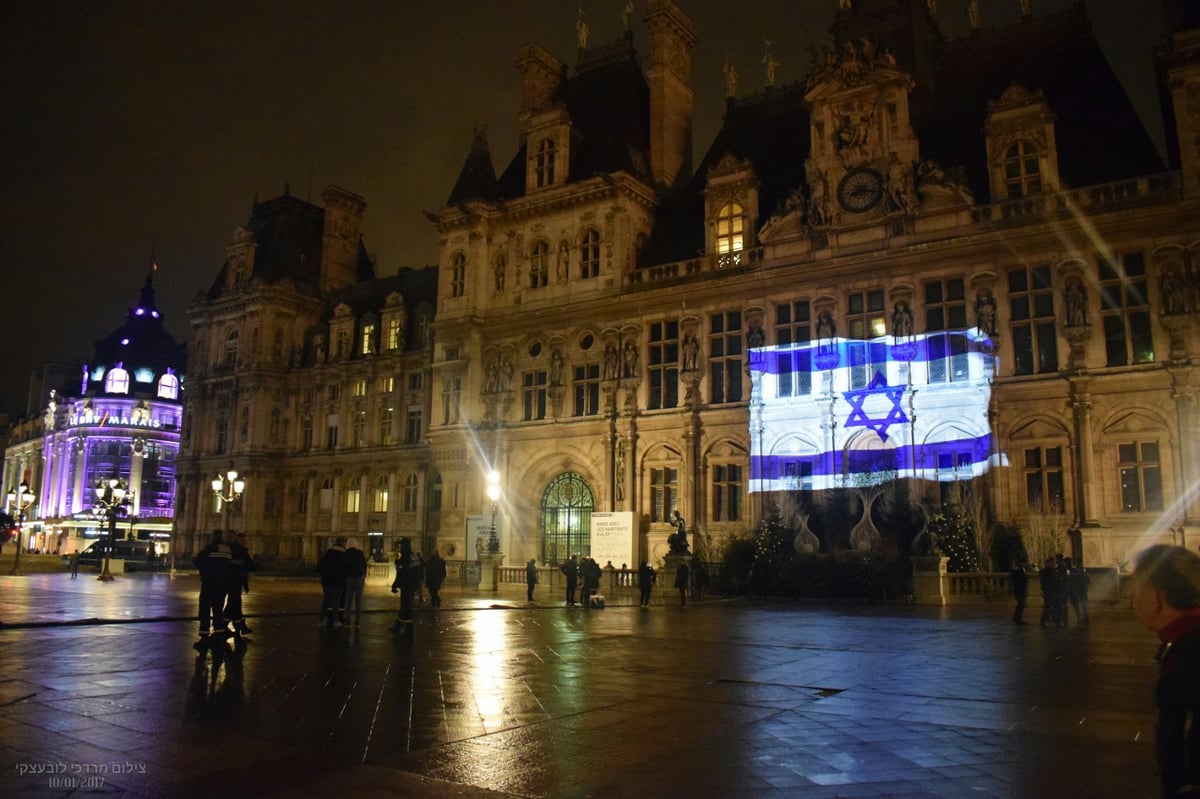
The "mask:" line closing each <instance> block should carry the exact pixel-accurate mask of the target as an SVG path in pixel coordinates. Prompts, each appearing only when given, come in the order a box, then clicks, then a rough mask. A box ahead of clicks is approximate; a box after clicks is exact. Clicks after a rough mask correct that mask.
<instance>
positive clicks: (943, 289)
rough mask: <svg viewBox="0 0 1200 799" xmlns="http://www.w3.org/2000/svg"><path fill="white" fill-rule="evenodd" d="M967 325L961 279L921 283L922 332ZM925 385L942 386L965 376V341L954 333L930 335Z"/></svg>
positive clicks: (966, 375) (967, 370)
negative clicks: (922, 296)
mask: <svg viewBox="0 0 1200 799" xmlns="http://www.w3.org/2000/svg"><path fill="white" fill-rule="evenodd" d="M966 326H967V299H966V289H965V287H964V286H963V281H962V278H947V279H946V280H933V281H930V282H928V283H926V284H925V330H926V331H929V332H933V331H937V330H954V331H958V330H963V329H965V328H966ZM928 342H929V382H930V383H945V382H948V381H952V380H965V379H967V377H969V368H968V361H967V340H966V338H965V337H964V336H962V335H958V334H947V335H941V336H936V335H935V336H930V337H929V339H928Z"/></svg>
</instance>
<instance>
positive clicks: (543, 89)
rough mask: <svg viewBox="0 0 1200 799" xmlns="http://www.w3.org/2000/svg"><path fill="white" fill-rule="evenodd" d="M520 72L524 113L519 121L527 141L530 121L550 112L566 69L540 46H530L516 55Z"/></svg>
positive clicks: (565, 74) (521, 112)
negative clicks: (545, 112) (536, 115)
mask: <svg viewBox="0 0 1200 799" xmlns="http://www.w3.org/2000/svg"><path fill="white" fill-rule="evenodd" d="M517 69H519V70H520V71H521V111H520V114H519V115H518V121H519V123H520V128H521V137H522V138H524V136H525V134H527V133H528V132H529V131H528V130H527V126H528V122H529V119H530V118H531V117H533V116H534V115H535V114H538V113H540V112H542V111H545V110H546V109H548V108H550V107H551V106H552V105H553V104H554V102H555V101H556V95H557V94H558V89H559V87H560V86H561V85H562V83H563V81H565V80H566V78H567V65H566V64H564V63H563V62H561V61H559V60H558V59H557V58H555V57H554V56H553V55H551V54H550V51H548V50H547V49H546V48H544V47H542V46H541V45H537V44H527V45H524V46H523V47H521V49H520V50H519V51H518V52H517Z"/></svg>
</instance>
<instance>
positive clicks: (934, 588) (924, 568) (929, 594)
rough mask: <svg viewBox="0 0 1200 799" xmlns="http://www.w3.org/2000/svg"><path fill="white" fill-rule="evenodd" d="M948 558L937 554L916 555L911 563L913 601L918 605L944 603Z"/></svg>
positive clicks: (947, 579) (947, 578)
mask: <svg viewBox="0 0 1200 799" xmlns="http://www.w3.org/2000/svg"><path fill="white" fill-rule="evenodd" d="M949 564H950V559H949V558H943V557H941V556H939V555H928V556H917V557H914V558H913V559H912V565H913V602H915V603H916V604H918V605H945V604H946V594H947V592H948V591H947V589H948V587H949V586H948V585H947V584H948V583H949V576H948V574H949Z"/></svg>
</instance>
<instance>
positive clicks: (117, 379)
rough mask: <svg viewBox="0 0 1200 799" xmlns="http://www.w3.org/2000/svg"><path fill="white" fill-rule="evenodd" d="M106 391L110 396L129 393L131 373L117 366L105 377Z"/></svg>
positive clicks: (119, 365)
mask: <svg viewBox="0 0 1200 799" xmlns="http://www.w3.org/2000/svg"><path fill="white" fill-rule="evenodd" d="M104 390H105V391H106V392H108V393H109V394H128V393H129V372H128V371H126V370H125V369H123V368H121V364H117V365H116V366H114V367H113V368H111V369H109V370H108V374H107V375H105V377H104Z"/></svg>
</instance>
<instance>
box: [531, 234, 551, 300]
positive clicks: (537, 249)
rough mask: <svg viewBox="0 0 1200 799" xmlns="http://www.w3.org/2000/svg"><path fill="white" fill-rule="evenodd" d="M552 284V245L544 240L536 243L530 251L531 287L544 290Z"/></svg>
mask: <svg viewBox="0 0 1200 799" xmlns="http://www.w3.org/2000/svg"><path fill="white" fill-rule="evenodd" d="M549 282H550V245H549V244H548V243H547V242H546V241H544V240H542V241H537V242H534V245H533V249H531V250H530V251H529V287H530V288H531V289H539V288H544V287H545V286H546V285H547V284H548V283H549Z"/></svg>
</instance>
